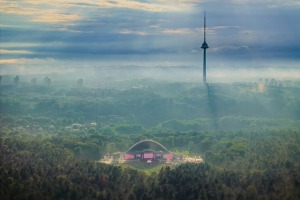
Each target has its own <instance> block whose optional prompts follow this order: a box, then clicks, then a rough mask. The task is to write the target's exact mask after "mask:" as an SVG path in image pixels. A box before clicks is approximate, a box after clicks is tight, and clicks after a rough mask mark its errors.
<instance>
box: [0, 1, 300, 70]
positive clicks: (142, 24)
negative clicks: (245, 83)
mask: <svg viewBox="0 0 300 200" xmlns="http://www.w3.org/2000/svg"><path fill="white" fill-rule="evenodd" d="M0 5H1V6H0V15H1V18H0V29H1V32H0V42H1V45H0V64H1V66H2V67H4V66H9V65H18V64H20V65H30V64H31V63H34V64H36V63H39V61H43V62H41V64H43V65H46V64H47V61H49V60H51V61H55V62H57V63H59V62H60V61H63V63H64V64H66V65H67V64H68V62H67V61H68V60H71V61H74V60H78V61H81V62H85V63H86V62H90V63H95V65H97V62H98V64H99V63H105V62H109V63H111V62H113V61H116V62H117V63H120V62H123V61H124V62H128V63H132V62H142V61H144V62H152V61H155V63H157V65H159V63H166V62H170V63H173V64H174V63H176V62H177V63H180V64H181V63H189V64H190V65H197V64H199V62H201V48H200V47H201V44H202V42H203V28H202V24H203V12H204V10H206V12H207V25H208V27H207V42H208V45H209V46H210V48H209V49H208V55H209V56H210V59H211V60H213V61H212V62H215V63H216V64H218V60H219V61H220V62H223V61H228V62H229V63H230V62H231V61H235V60H239V62H240V63H242V62H243V61H244V62H245V63H249V62H251V63H255V62H253V60H262V59H264V60H265V61H266V60H268V59H269V60H270V62H274V61H275V60H281V61H283V60H292V61H293V63H295V62H296V63H299V60H300V56H299V55H300V46H299V44H300V39H299V35H300V22H299V20H298V19H299V18H300V12H299V11H300V3H299V2H297V1H294V0H286V1H284V2H283V1H281V0H276V1H274V0H272V1H271V0H260V1H258V0H251V1H249V0H229V1H226V2H224V1H221V0H210V1H207V0H173V1H170V0H152V1H150V0H86V1H80V0H64V1H61V0H52V1H46V0H39V1H34V0H22V1H21V0H0ZM51 64H53V62H51ZM247 66H248V67H249V65H247ZM253 67H255V64H253ZM0 72H1V71H0Z"/></svg>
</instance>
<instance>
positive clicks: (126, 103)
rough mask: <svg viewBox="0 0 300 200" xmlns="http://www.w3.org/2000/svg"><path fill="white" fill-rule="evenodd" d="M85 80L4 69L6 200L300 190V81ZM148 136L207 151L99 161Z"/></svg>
mask: <svg viewBox="0 0 300 200" xmlns="http://www.w3.org/2000/svg"><path fill="white" fill-rule="evenodd" d="M76 81H77V80H76V79H74V80H73V79H70V78H69V79H64V78H63V77H59V76H54V78H51V77H50V75H49V77H48V76H45V77H44V76H42V75H39V76H33V75H30V76H29V75H27V76H23V77H22V76H20V77H18V78H16V77H14V76H3V77H1V86H0V89H1V90H0V92H1V99H0V155H1V156H0V198H1V199H238V200H242V199H263V200H266V199H280V200H281V199H290V200H293V199H300V145H299V144H300V82H299V81H296V80H294V81H281V80H275V79H260V80H257V81H255V82H251V83H250V82H249V83H210V84H207V85H203V84H201V83H199V82H194V81H179V80H160V79H113V78H111V77H107V78H106V79H103V80H97V81H96V80H95V81H92V80H86V79H84V80H83V81H84V82H83V83H84V84H82V83H80V84H78V81H77V82H76ZM76 83H77V84H76ZM145 138H148V139H153V140H155V141H158V142H160V143H161V144H163V145H164V146H166V147H167V148H168V149H169V150H171V151H173V152H178V153H182V154H185V155H189V156H198V155H200V156H201V157H202V158H203V159H204V162H203V163H200V164H193V163H186V164H182V165H178V166H164V167H161V168H157V169H155V170H140V169H136V168H132V167H128V166H120V165H107V164H103V163H99V162H98V161H99V160H100V159H101V158H102V157H103V156H104V155H106V154H110V153H114V152H118V151H126V150H127V149H128V148H129V147H130V146H132V145H133V144H134V143H136V142H138V141H140V140H143V139H145Z"/></svg>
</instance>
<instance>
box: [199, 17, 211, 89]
mask: <svg viewBox="0 0 300 200" xmlns="http://www.w3.org/2000/svg"><path fill="white" fill-rule="evenodd" d="M201 48H202V49H203V50H204V52H203V84H206V49H208V48H209V47H208V45H207V43H206V15H205V12H204V42H203V44H202V46H201Z"/></svg>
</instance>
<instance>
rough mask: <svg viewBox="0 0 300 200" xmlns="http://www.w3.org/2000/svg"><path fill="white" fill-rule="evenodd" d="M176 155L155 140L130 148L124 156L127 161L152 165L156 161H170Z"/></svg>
mask: <svg viewBox="0 0 300 200" xmlns="http://www.w3.org/2000/svg"><path fill="white" fill-rule="evenodd" d="M173 158H174V154H173V153H172V152H170V151H169V150H167V148H166V147H164V146H163V145H162V144H160V143H158V142H156V141H154V140H149V139H146V140H142V141H140V142H138V143H136V144H135V145H133V146H132V147H130V148H129V149H128V150H127V151H126V152H125V154H124V159H125V160H126V161H130V160H144V161H146V162H148V163H151V162H152V161H154V160H162V161H170V160H173Z"/></svg>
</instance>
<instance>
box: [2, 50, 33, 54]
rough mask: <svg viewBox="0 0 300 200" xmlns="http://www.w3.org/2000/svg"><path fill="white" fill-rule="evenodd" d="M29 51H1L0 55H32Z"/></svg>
mask: <svg viewBox="0 0 300 200" xmlns="http://www.w3.org/2000/svg"><path fill="white" fill-rule="evenodd" d="M31 53H32V52H30V51H28V50H5V49H0V54H31Z"/></svg>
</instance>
